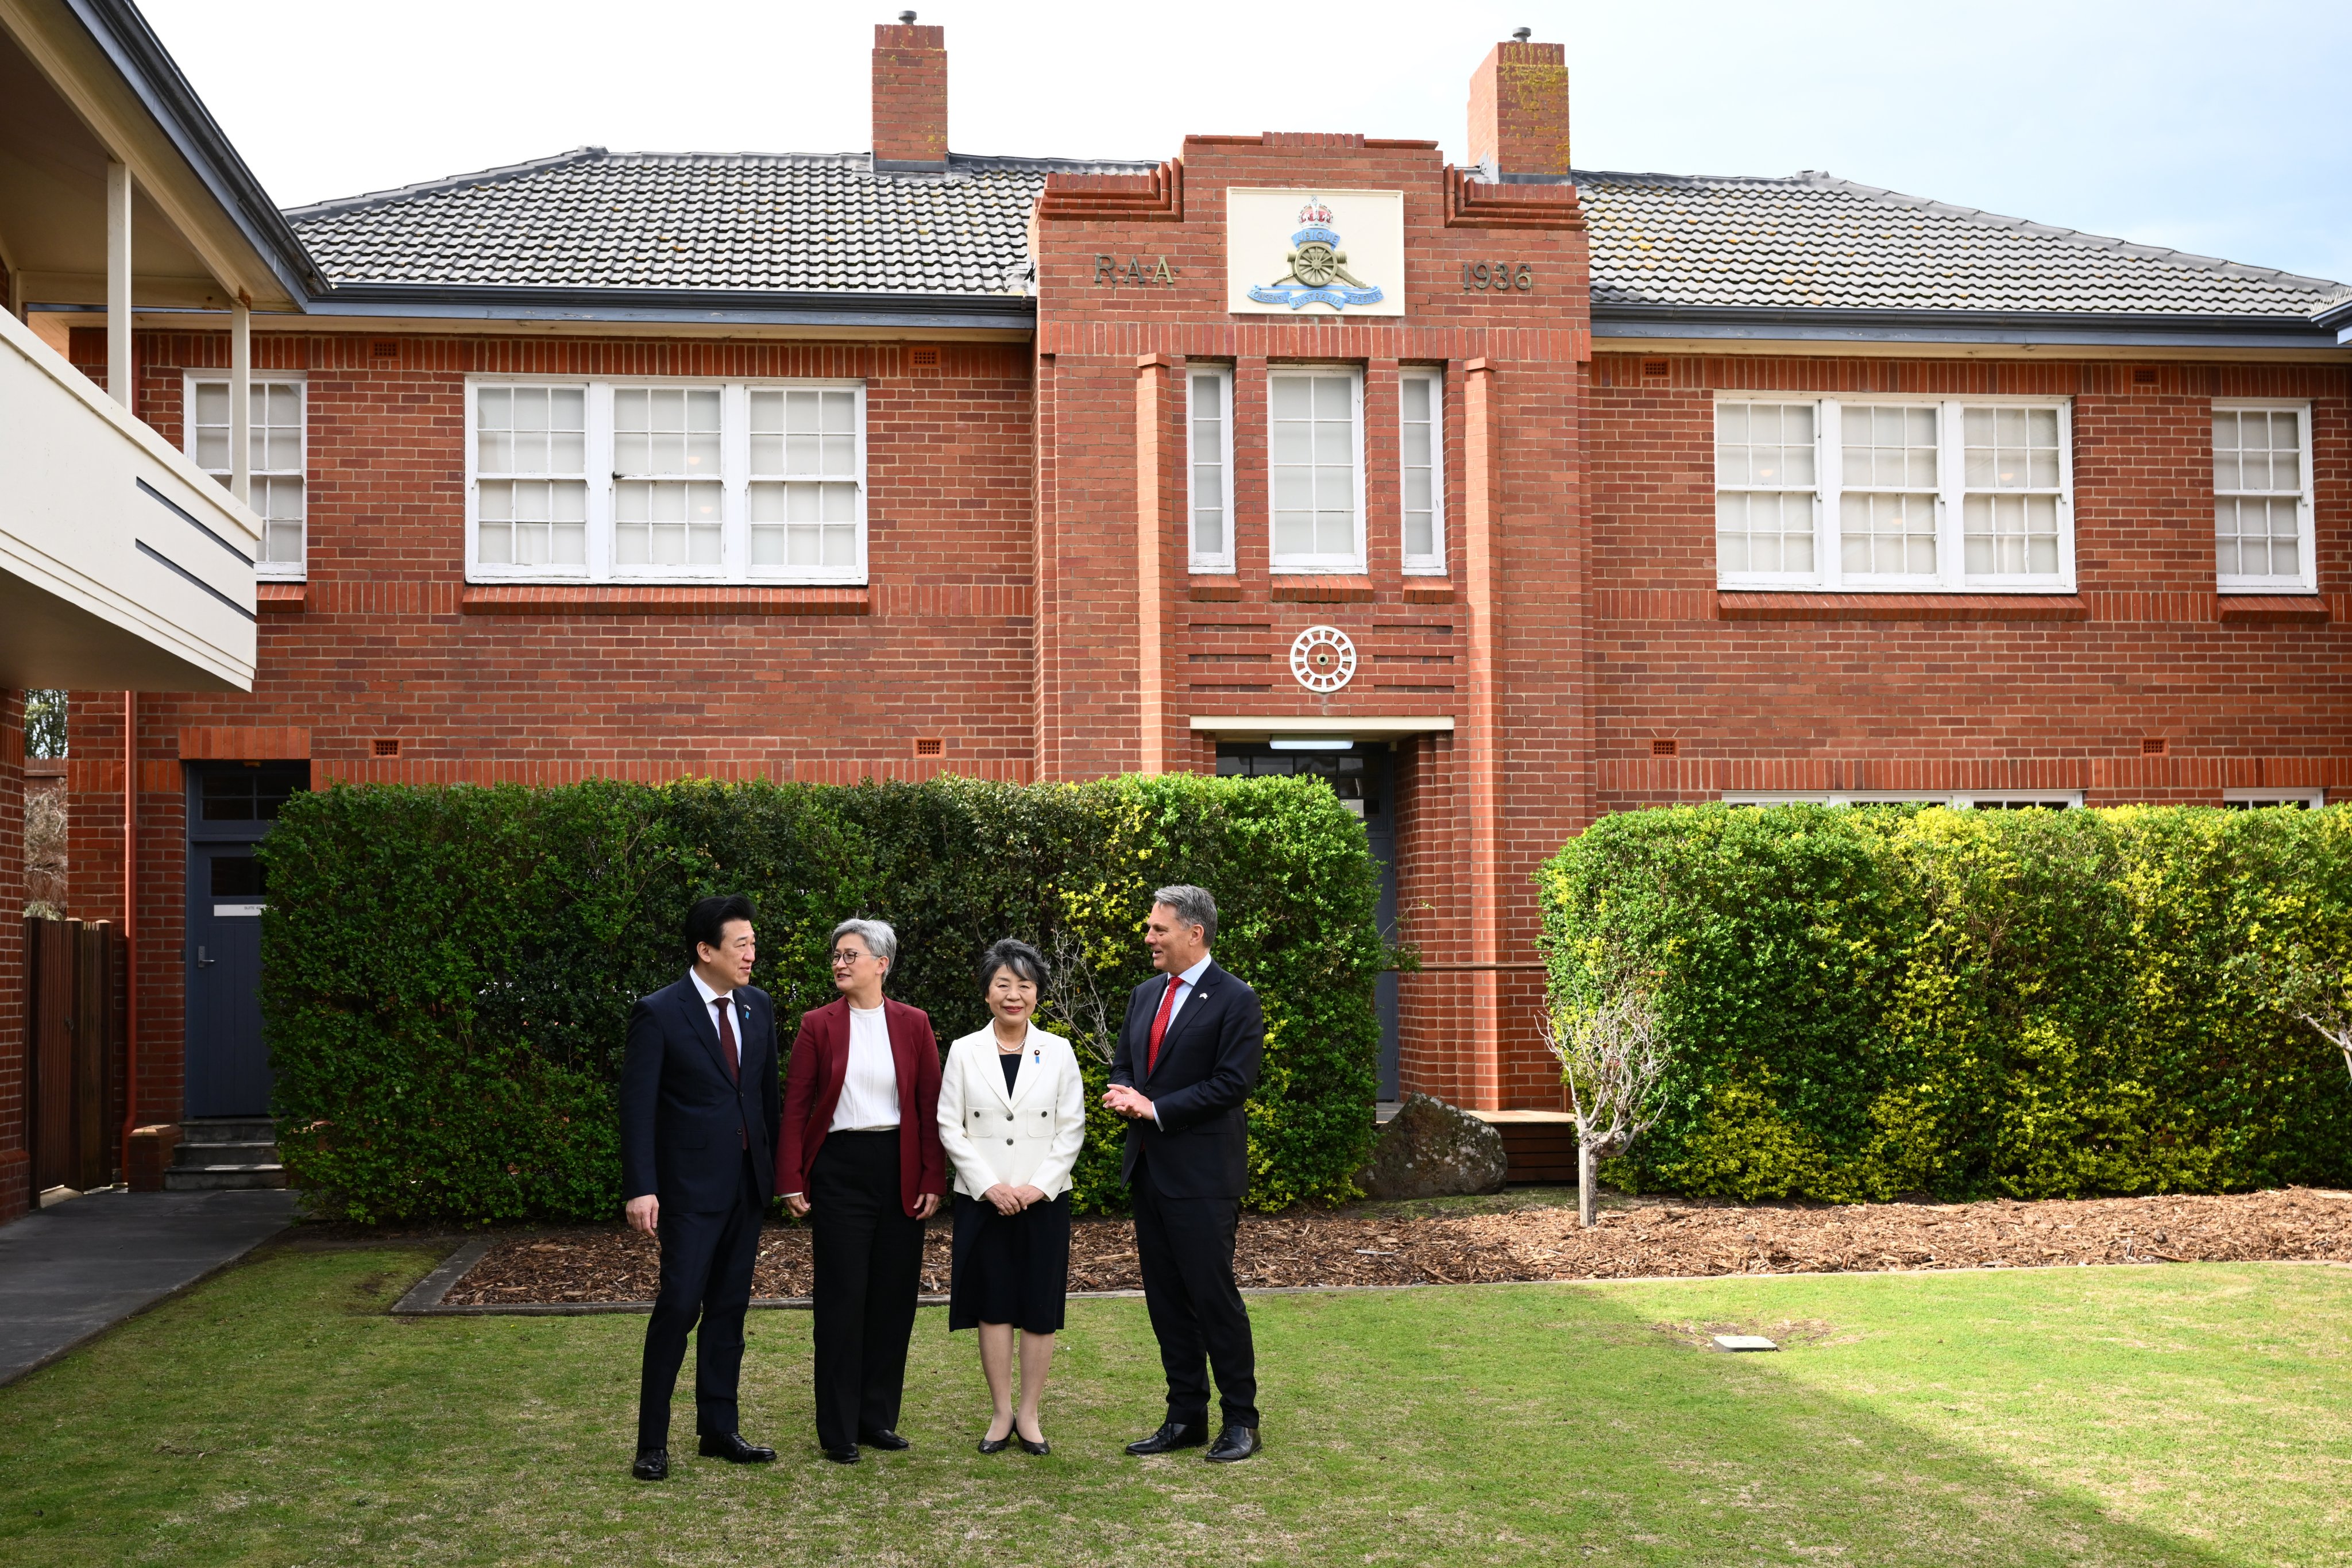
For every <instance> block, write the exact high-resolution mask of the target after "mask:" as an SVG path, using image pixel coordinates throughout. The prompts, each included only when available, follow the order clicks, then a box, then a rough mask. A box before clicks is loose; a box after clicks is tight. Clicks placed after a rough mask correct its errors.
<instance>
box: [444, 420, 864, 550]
mask: <svg viewBox="0 0 2352 1568" xmlns="http://www.w3.org/2000/svg"><path fill="white" fill-rule="evenodd" d="M466 455H467V456H466V461H467V552H466V572H467V577H468V579H470V580H473V581H479V582H517V581H525V582H641V583H642V582H662V583H719V582H739V583H740V582H767V583H779V584H784V583H790V584H862V583H864V582H865V581H866V390H865V387H864V385H863V384H860V383H856V382H774V383H770V382H719V381H693V380H683V379H680V380H666V381H653V382H604V381H556V380H541V381H514V380H505V379H492V378H489V377H477V378H473V379H472V380H470V381H469V383H468V385H467V402H466Z"/></svg>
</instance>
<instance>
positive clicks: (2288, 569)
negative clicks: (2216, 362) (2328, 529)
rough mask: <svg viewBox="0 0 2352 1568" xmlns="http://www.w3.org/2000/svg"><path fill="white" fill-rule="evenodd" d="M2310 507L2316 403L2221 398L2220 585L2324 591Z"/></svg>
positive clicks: (2216, 409) (2243, 590) (2217, 482)
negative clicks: (2240, 400) (2228, 400)
mask: <svg viewBox="0 0 2352 1568" xmlns="http://www.w3.org/2000/svg"><path fill="white" fill-rule="evenodd" d="M2311 510H2312V506H2311V405H2309V404H2307V403H2217V404H2215V405H2213V545H2214V555H2215V561H2214V585H2215V586H2216V587H2217V588H2218V589H2219V590H2220V591H2221V592H2222V593H2224V594H2250V593H2262V594H2313V593H2316V592H2318V590H2319V577H2318V573H2317V559H2316V555H2315V551H2314V549H2313V540H2312V517H2311Z"/></svg>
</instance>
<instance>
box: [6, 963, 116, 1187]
mask: <svg viewBox="0 0 2352 1568" xmlns="http://www.w3.org/2000/svg"><path fill="white" fill-rule="evenodd" d="M118 950H119V944H118V943H117V942H115V940H114V930H113V927H112V926H111V925H110V924H109V923H108V922H106V921H93V922H91V923H89V924H84V923H83V922H82V921H53V920H39V919H32V920H27V921H26V922H25V973H26V980H27V984H26V988H25V1038H26V1058H27V1065H28V1066H29V1067H30V1068H31V1072H30V1074H29V1075H28V1076H29V1079H30V1082H29V1083H28V1084H27V1086H26V1089H27V1092H26V1103H27V1104H28V1105H29V1106H30V1108H31V1110H30V1114H29V1115H28V1116H27V1118H26V1121H27V1123H28V1126H27V1131H29V1132H30V1133H31V1142H32V1157H33V1190H34V1191H35V1192H36V1193H42V1192H47V1190H48V1189H49V1188H51V1187H72V1188H74V1189H76V1190H77V1191H80V1192H88V1191H89V1189H90V1188H92V1187H102V1186H105V1185H107V1184H109V1183H110V1182H111V1181H113V1179H114V1162H115V1154H116V1149H115V1142H116V1141H115V1138H114V1119H113V1118H114V1084H113V1079H114V1058H115V1057H116V1055H117V1047H118V1046H119V1045H120V1043H121V1041H120V1038H119V1037H120V1036H121V1020H120V1016H119V1014H120V1009H119V1008H118V1007H117V1005H116V997H115V992H116V989H117V986H118V983H119V981H120V979H121V975H120V973H119V971H120V970H121V962H120V956H119V951H118Z"/></svg>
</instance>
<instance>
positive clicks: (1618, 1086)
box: [1542, 987, 1667, 1226]
mask: <svg viewBox="0 0 2352 1568" xmlns="http://www.w3.org/2000/svg"><path fill="white" fill-rule="evenodd" d="M1542 1030H1543V1039H1544V1044H1545V1045H1547V1046H1549V1047H1551V1054H1552V1055H1553V1056H1555V1057H1557V1058H1559V1068H1560V1079H1561V1080H1562V1081H1563V1082H1565V1083H1566V1084H1567V1085H1568V1101H1569V1110H1570V1113H1571V1114H1573V1115H1574V1116H1575V1118H1576V1215H1577V1218H1578V1220H1579V1221H1580V1222H1581V1223H1582V1224H1584V1225H1587V1226H1590V1225H1593V1224H1595V1223H1597V1220H1598V1216H1597V1215H1596V1213H1595V1211H1596V1209H1597V1208H1598V1206H1599V1199H1600V1184H1599V1182H1598V1180H1597V1178H1596V1175H1595V1172H1596V1170H1597V1168H1598V1167H1599V1165H1600V1163H1601V1161H1603V1160H1605V1159H1608V1158H1609V1157H1611V1156H1612V1155H1614V1154H1621V1153H1622V1152H1624V1151H1625V1150H1626V1149H1627V1148H1628V1147H1630V1146H1631V1145H1632V1143H1633V1140H1634V1139H1636V1138H1639V1137H1640V1136H1641V1135H1642V1134H1643V1133H1644V1132H1647V1131H1649V1130H1650V1125H1651V1123H1653V1122H1654V1121H1657V1119H1658V1109H1659V1108H1658V1085H1659V1083H1660V1081H1661V1080H1662V1079H1664V1077H1665V1072H1666V1062H1667V1050H1666V1042H1665V1037H1664V1031H1663V1030H1661V1029H1660V1028H1659V1026H1658V1013H1657V1008H1656V1006H1655V1005H1654V1003H1653V1002H1652V1001H1651V998H1650V996H1649V994H1647V993H1646V992H1643V991H1638V990H1634V989H1632V988H1630V987H1628V988H1623V989H1620V990H1617V991H1614V992H1612V993H1611V994H1609V995H1608V996H1607V997H1606V998H1604V999H1603V1000H1602V1001H1601V1002H1600V1003H1599V1004H1598V1005H1594V1006H1592V1007H1590V1008H1588V1009H1585V1010H1583V1011H1581V1012H1570V1011H1562V1012H1559V1013H1553V1012H1550V1011H1549V1010H1547V1011H1546V1013H1545V1014H1544V1019H1543V1025H1542Z"/></svg>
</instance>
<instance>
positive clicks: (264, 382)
mask: <svg viewBox="0 0 2352 1568" xmlns="http://www.w3.org/2000/svg"><path fill="white" fill-rule="evenodd" d="M252 398H253V400H252V403H251V404H250V405H249V409H250V412H249V416H248V417H249V419H250V422H251V423H250V430H249V434H248V435H247V454H248V456H247V470H248V472H249V474H250V475H251V487H252V488H251V489H250V490H249V492H248V495H249V498H250V504H251V506H252V508H253V510H254V511H255V512H256V513H257V515H259V517H260V518H261V521H262V531H261V553H260V556H259V558H258V559H257V561H256V562H255V563H254V568H255V571H256V573H257V574H258V575H260V576H263V577H299V576H301V575H302V574H303V568H304V553H303V549H304V542H303V532H304V520H305V517H306V515H307V514H306V511H305V507H304V479H305V473H304V469H305V467H306V460H305V457H304V447H303V420H302V383H301V382H300V381H299V379H297V378H294V377H288V376H268V377H263V376H256V377H254V378H253V383H252ZM187 399H188V402H187V408H188V422H187V450H188V455H189V456H190V457H191V458H194V459H195V462H196V466H197V467H198V468H202V469H204V470H205V472H206V473H208V474H211V475H213V476H214V477H215V478H216V479H219V480H220V481H221V482H222V483H223V484H226V483H228V481H229V469H230V466H231V465H230V461H229V457H230V450H231V448H230V447H229V440H230V435H231V430H230V425H229V414H230V404H229V384H228V381H227V379H226V377H210V376H198V375H190V376H189V377H188V378H187Z"/></svg>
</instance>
